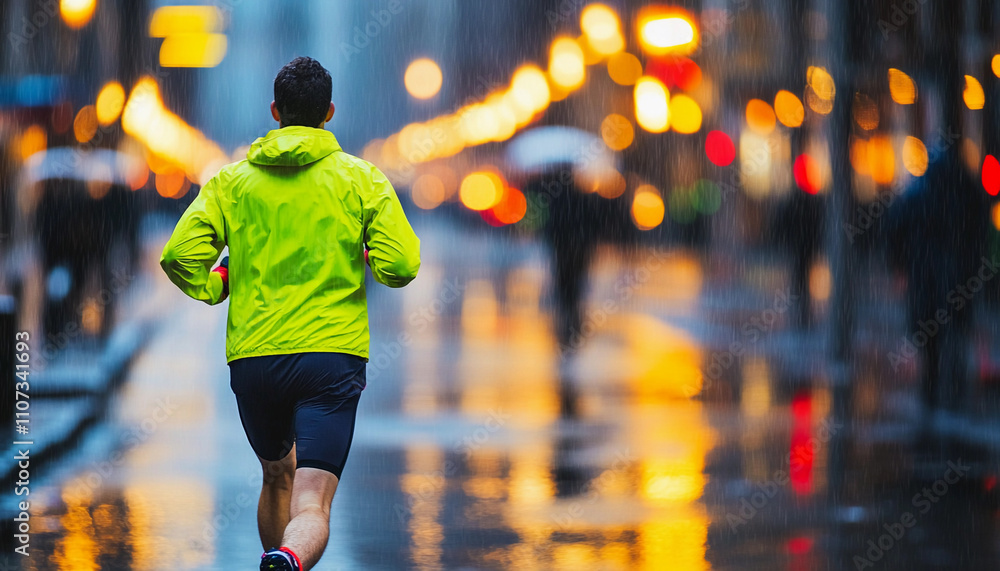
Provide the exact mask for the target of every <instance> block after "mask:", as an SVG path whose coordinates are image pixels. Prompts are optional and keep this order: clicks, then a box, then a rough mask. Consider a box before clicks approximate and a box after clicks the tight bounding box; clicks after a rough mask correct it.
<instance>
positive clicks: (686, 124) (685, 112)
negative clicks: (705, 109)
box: [670, 95, 702, 135]
mask: <svg viewBox="0 0 1000 571" xmlns="http://www.w3.org/2000/svg"><path fill="white" fill-rule="evenodd" d="M701 119H702V114H701V107H699V106H698V103H697V102H695V100H694V99H691V98H690V97H688V96H687V95H675V96H673V97H671V98H670V127H671V128H672V129H673V130H674V131H677V132H678V133H684V134H687V135H690V134H692V133H697V132H698V130H699V129H701Z"/></svg>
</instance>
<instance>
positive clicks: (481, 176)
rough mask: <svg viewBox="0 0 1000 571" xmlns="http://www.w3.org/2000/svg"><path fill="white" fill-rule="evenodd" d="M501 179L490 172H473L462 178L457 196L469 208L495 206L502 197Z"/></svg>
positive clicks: (477, 209)
mask: <svg viewBox="0 0 1000 571" xmlns="http://www.w3.org/2000/svg"><path fill="white" fill-rule="evenodd" d="M503 187H504V185H503V179H501V178H500V177H499V175H497V174H496V173H492V172H474V173H472V174H470V175H469V176H467V177H465V179H464V180H462V186H461V187H460V188H459V190H458V196H459V198H460V199H461V200H462V204H464V205H465V206H466V208H468V209H469V210H475V211H481V210H486V209H488V208H493V207H494V206H496V205H497V204H498V203H499V202H500V200H501V199H502V198H503Z"/></svg>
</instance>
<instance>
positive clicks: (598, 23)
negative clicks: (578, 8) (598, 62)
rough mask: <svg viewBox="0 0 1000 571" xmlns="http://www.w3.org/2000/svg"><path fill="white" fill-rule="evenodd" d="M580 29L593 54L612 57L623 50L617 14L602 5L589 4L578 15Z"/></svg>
mask: <svg viewBox="0 0 1000 571" xmlns="http://www.w3.org/2000/svg"><path fill="white" fill-rule="evenodd" d="M580 28H581V29H582V30H583V34H584V36H585V37H586V39H587V44H588V45H589V47H590V49H591V50H593V52H595V53H597V54H599V55H605V56H607V55H612V54H615V53H618V52H620V51H622V50H623V49H625V39H624V38H623V37H622V33H621V22H620V21H619V19H618V14H616V13H615V11H614V10H612V9H611V8H609V7H607V6H605V5H604V4H591V5H589V6H587V7H586V8H584V9H583V12H582V13H581V14H580Z"/></svg>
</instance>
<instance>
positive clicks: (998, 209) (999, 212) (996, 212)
mask: <svg viewBox="0 0 1000 571" xmlns="http://www.w3.org/2000/svg"><path fill="white" fill-rule="evenodd" d="M990 218H992V219H993V227H994V228H996V229H997V230H1000V202H998V203H996V204H994V205H993V215H992V216H991V217H990Z"/></svg>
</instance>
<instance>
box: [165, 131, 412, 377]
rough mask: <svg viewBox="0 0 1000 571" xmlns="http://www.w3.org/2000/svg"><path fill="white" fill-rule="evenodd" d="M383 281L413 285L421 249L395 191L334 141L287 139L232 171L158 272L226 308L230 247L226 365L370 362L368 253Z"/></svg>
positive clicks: (173, 241)
mask: <svg viewBox="0 0 1000 571" xmlns="http://www.w3.org/2000/svg"><path fill="white" fill-rule="evenodd" d="M365 245H367V247H368V248H369V249H370V250H371V251H370V253H369V263H370V265H371V269H372V274H373V275H374V276H375V279H376V281H378V282H380V283H382V284H385V285H387V286H389V287H402V286H405V285H406V284H408V283H410V281H412V280H413V278H415V277H416V275H417V270H418V269H419V268H420V240H419V239H418V238H417V236H416V235H415V234H414V233H413V229H412V228H411V227H410V224H409V222H408V221H407V220H406V216H405V214H404V213H403V209H402V207H401V206H400V204H399V198H397V196H396V192H395V191H394V190H393V188H392V185H391V184H390V183H389V181H388V180H387V179H386V177H385V175H384V174H382V173H381V172H380V171H379V170H378V169H377V168H375V167H374V166H373V165H372V164H371V163H368V162H366V161H363V160H361V159H359V158H356V157H353V156H351V155H349V154H347V153H345V152H344V151H343V150H342V149H341V148H340V144H338V143H337V139H336V138H335V137H334V136H333V134H332V133H330V132H329V131H325V130H322V129H312V128H308V127H285V128H283V129H278V130H275V131H271V132H270V133H268V134H267V136H266V137H263V138H260V139H257V140H256V141H255V142H254V143H253V145H252V146H251V147H250V151H249V152H248V153H247V159H246V160H244V161H240V162H238V163H233V164H231V165H227V166H226V167H224V168H223V169H222V170H221V171H220V172H219V174H218V175H216V176H215V177H214V178H213V179H212V180H210V181H208V183H207V184H206V185H205V186H204V187H203V188H202V189H201V192H200V193H199V194H198V197H197V198H196V199H195V200H194V202H193V203H192V204H191V206H189V207H188V209H187V211H185V212H184V215H183V216H182V217H181V219H180V222H178V223H177V227H176V229H174V233H173V235H172V236H171V237H170V240H169V241H168V242H167V245H166V247H165V248H164V249H163V256H162V257H161V259H160V265H161V266H162V267H163V270H164V271H165V272H166V273H167V276H168V277H169V278H170V281H172V282H173V283H174V284H176V285H177V286H178V287H179V288H180V289H181V290H182V291H183V292H184V293H186V294H187V295H189V296H191V297H192V298H194V299H198V300H201V301H204V302H206V303H208V304H210V305H215V304H217V303H219V302H221V301H222V300H223V291H222V278H221V277H220V276H219V274H217V273H213V272H211V269H212V267H213V266H214V265H215V263H216V261H217V260H218V259H219V256H220V255H221V252H222V249H223V247H224V246H229V288H230V305H229V323H228V328H227V335H226V357H227V359H228V360H229V361H233V360H234V359H240V358H243V357H256V356H263V355H283V354H289V353H304V352H338V353H349V354H352V355H358V356H360V357H365V358H367V357H368V343H369V337H368V307H367V302H366V298H365V259H364V251H363V250H364V246H365Z"/></svg>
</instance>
